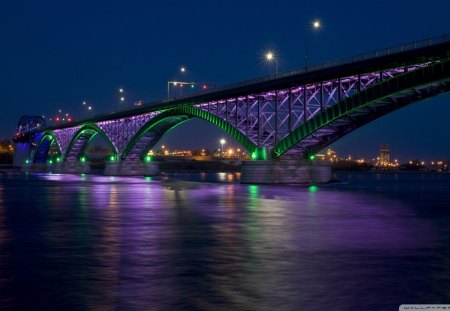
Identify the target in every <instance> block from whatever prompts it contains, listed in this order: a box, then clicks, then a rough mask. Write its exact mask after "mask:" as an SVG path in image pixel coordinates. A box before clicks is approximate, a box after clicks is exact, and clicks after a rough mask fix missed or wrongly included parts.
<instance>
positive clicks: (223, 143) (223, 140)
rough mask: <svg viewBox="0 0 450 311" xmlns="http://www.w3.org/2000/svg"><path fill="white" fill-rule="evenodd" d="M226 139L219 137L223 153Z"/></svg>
mask: <svg viewBox="0 0 450 311" xmlns="http://www.w3.org/2000/svg"><path fill="white" fill-rule="evenodd" d="M225 143H226V141H225V139H223V138H222V139H220V145H222V154H223V145H225Z"/></svg>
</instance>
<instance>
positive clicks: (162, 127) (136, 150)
mask: <svg viewBox="0 0 450 311" xmlns="http://www.w3.org/2000/svg"><path fill="white" fill-rule="evenodd" d="M155 119H157V120H153V119H152V120H150V122H149V123H148V124H146V125H145V126H144V127H143V128H142V129H141V131H139V132H138V133H137V134H136V135H135V137H134V138H133V140H132V141H131V143H130V145H129V147H128V148H127V149H125V151H124V153H123V154H122V156H121V159H122V160H130V161H135V160H142V159H143V158H144V157H145V156H146V154H147V152H148V151H149V150H150V149H151V148H152V147H153V146H154V145H155V144H156V143H157V142H158V141H159V140H160V139H161V137H162V136H163V135H164V134H165V133H167V132H168V131H170V130H171V129H172V128H174V127H176V126H178V125H180V124H181V123H183V122H186V121H187V120H189V119H191V117H190V116H186V115H176V116H170V117H166V118H160V117H155Z"/></svg>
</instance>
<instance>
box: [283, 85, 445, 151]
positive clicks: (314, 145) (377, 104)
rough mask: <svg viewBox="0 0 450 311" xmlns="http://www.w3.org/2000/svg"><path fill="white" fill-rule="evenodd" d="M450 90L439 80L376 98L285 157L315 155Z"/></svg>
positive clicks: (304, 142)
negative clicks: (373, 123)
mask: <svg viewBox="0 0 450 311" xmlns="http://www.w3.org/2000/svg"><path fill="white" fill-rule="evenodd" d="M449 90H450V82H436V83H433V84H430V85H427V86H423V87H420V88H416V89H411V90H407V91H404V92H400V93H398V94H394V95H393V96H392V97H388V98H384V99H380V100H376V101H374V102H372V103H370V104H368V105H366V106H364V107H361V108H358V109H355V110H354V111H352V112H350V113H348V114H345V115H343V116H342V117H340V118H338V119H336V120H334V121H331V122H330V123H328V124H327V125H325V126H323V127H321V128H319V129H317V130H316V131H315V132H314V133H312V134H310V135H307V136H305V137H304V138H303V139H302V140H301V141H300V142H299V143H297V144H296V145H295V146H294V147H292V148H290V149H289V150H288V151H287V152H285V153H284V154H282V155H281V157H282V158H292V157H293V156H294V157H296V158H297V157H299V156H300V157H302V158H307V157H308V156H309V155H314V154H315V153H317V152H319V151H320V150H322V149H324V148H325V147H327V146H328V145H330V144H332V143H334V142H335V141H336V140H338V139H340V138H342V137H343V136H345V135H347V134H348V133H350V132H352V131H354V130H356V129H358V128H359V127H361V126H364V125H366V124H368V123H370V122H372V121H373V120H376V119H378V118H380V117H382V116H385V115H387V114H388V113H391V112H393V111H395V110H398V109H400V108H403V107H405V106H407V105H409V104H412V103H414V102H417V101H420V100H424V99H427V98H430V97H434V96H436V95H439V94H441V93H445V92H448V91H449Z"/></svg>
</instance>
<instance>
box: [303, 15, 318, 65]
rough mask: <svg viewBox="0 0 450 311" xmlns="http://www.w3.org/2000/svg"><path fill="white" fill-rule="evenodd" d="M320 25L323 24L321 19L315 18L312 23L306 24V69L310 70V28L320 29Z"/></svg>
mask: <svg viewBox="0 0 450 311" xmlns="http://www.w3.org/2000/svg"><path fill="white" fill-rule="evenodd" d="M320 27H322V24H321V23H320V20H318V19H315V20H314V21H313V22H312V23H311V24H307V25H306V29H305V69H306V70H308V33H309V31H310V29H312V30H318V29H319V28H320Z"/></svg>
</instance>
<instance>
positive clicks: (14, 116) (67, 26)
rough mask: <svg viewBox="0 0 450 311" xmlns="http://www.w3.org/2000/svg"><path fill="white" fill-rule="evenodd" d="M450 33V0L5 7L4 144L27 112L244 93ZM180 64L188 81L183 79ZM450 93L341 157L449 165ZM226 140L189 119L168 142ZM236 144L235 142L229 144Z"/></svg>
mask: <svg viewBox="0 0 450 311" xmlns="http://www.w3.org/2000/svg"><path fill="white" fill-rule="evenodd" d="M314 18H319V19H320V20H321V21H322V24H323V27H322V28H321V30H320V31H318V32H316V33H313V32H309V35H308V36H309V41H308V42H309V51H310V53H309V64H315V63H321V62H325V61H328V60H333V59H338V58H341V57H349V56H352V55H357V54H361V53H365V52H370V51H373V50H377V49H383V48H385V47H389V46H394V45H398V44H401V43H407V42H410V41H414V40H420V39H424V38H428V37H434V36H439V35H443V34H446V33H450V1H448V0H438V1H428V2H425V1H392V0H390V1H366V2H365V1H273V0H272V1H265V0H264V1H262V0H259V1H242V0H241V1H230V0H228V1H211V0H210V1H162V0H161V1H61V0H60V1H20V0H18V1H4V2H3V3H2V7H1V10H0V35H1V45H0V47H1V48H0V66H1V67H0V68H1V70H0V91H1V93H0V94H1V96H0V104H1V108H2V113H1V117H0V139H4V138H12V135H13V133H14V129H15V126H16V123H17V120H18V119H19V117H20V116H21V115H24V114H38V115H46V116H50V115H56V114H57V111H58V109H62V110H63V112H68V113H70V114H71V115H74V116H75V117H76V118H79V117H86V116H88V111H87V110H86V109H85V107H83V106H82V104H81V103H82V101H87V102H88V104H91V105H92V106H93V107H94V110H93V112H91V115H93V114H96V113H106V112H111V111H113V110H114V105H115V103H117V102H118V94H117V89H118V88H119V87H123V88H125V90H126V101H127V104H128V105H130V106H131V104H132V103H134V102H135V101H137V100H141V99H142V100H144V101H145V102H149V101H154V100H158V99H162V98H164V97H165V96H167V95H166V94H167V81H169V80H173V79H183V80H184V81H195V82H207V83H210V84H216V85H225V84H229V83H235V82H239V81H242V80H246V79H251V78H256V77H258V76H263V75H267V74H270V73H273V72H274V67H273V65H270V64H267V63H265V62H264V60H263V54H264V51H266V50H268V49H273V50H275V53H276V55H277V56H278V58H279V66H280V71H288V70H292V69H295V68H298V67H302V66H303V64H304V44H305V33H306V29H307V26H306V25H307V24H308V23H310V22H311V21H312V20H313V19H314ZM180 66H186V69H187V72H186V73H185V75H183V76H181V74H180V73H179V72H178V71H179V68H180ZM449 116H450V94H444V95H441V96H439V97H435V98H433V99H430V100H427V101H423V102H419V103H416V104H413V105H411V106H409V107H406V108H404V109H401V110H399V111H397V112H394V113H392V114H390V115H388V116H386V117H384V118H381V119H379V120H377V121H375V122H372V123H371V124H369V125H366V126H365V127H363V128H361V129H359V130H356V131H355V132H353V133H352V134H349V135H348V136H346V137H344V138H343V139H341V140H340V141H338V142H337V143H335V144H334V145H332V146H331V147H332V148H333V149H335V150H336V151H337V152H338V153H339V154H341V155H346V154H352V155H353V156H358V155H359V156H374V155H375V154H376V153H377V152H378V146H379V145H380V144H383V143H387V144H390V145H391V154H392V156H393V157H398V158H400V159H401V160H407V159H409V158H410V157H414V158H417V159H418V158H423V159H426V160H428V159H437V158H441V159H450V137H449V133H450V122H448V119H449ZM222 136H223V137H227V136H226V135H224V134H222V133H221V132H220V130H218V129H215V128H213V127H212V126H211V125H209V124H206V123H205V122H204V121H191V122H188V123H186V124H184V125H182V126H180V127H179V128H177V129H175V130H174V131H173V132H171V133H169V134H168V135H167V136H166V137H165V138H164V143H165V144H167V145H169V146H170V147H171V148H192V147H203V146H205V147H209V148H217V147H218V146H219V143H218V140H219V138H220V137H222ZM199 137H200V138H199ZM228 140H230V139H229V138H228Z"/></svg>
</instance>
